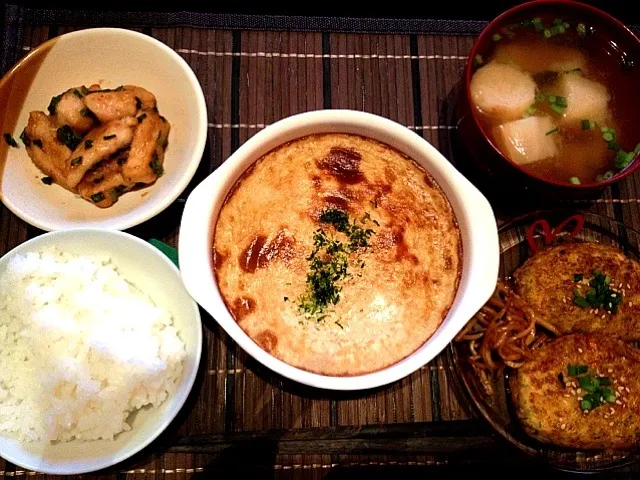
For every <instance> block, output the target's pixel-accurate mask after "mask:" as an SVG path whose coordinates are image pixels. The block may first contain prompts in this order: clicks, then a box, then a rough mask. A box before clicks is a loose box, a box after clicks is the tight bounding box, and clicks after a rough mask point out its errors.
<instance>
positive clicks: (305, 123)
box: [179, 110, 499, 390]
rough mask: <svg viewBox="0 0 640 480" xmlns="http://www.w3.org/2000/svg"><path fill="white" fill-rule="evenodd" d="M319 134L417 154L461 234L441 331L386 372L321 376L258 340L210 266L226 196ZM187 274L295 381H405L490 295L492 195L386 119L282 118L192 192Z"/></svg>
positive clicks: (199, 295)
mask: <svg viewBox="0 0 640 480" xmlns="http://www.w3.org/2000/svg"><path fill="white" fill-rule="evenodd" d="M317 133H349V134H357V135H361V136H365V137H369V138H372V139H375V140H377V141H380V142H384V143H386V144H388V145H390V146H392V147H394V148H396V149H398V150H399V151H401V152H403V153H405V154H406V155H408V156H409V157H410V158H412V159H414V160H415V161H416V162H417V163H418V164H420V165H421V166H422V167H423V168H424V169H425V170H426V171H427V172H429V173H430V174H431V175H432V176H433V178H434V179H435V180H436V182H437V183H438V185H439V186H440V187H441V189H442V191H443V192H444V194H445V195H446V197H447V198H448V200H449V202H450V203H451V206H452V208H453V211H454V214H455V217H456V219H457V222H458V225H459V228H460V234H461V237H462V249H463V261H462V272H461V277H460V285H459V287H458V291H457V294H456V297H455V300H454V302H453V305H452V306H451V309H450V311H449V313H448V315H447V316H446V318H445V319H444V321H443V322H442V324H441V325H440V326H439V327H438V329H437V330H436V332H435V333H434V334H433V336H432V337H431V338H429V339H428V340H427V341H426V342H425V343H424V345H422V346H421V347H420V348H418V349H417V350H416V351H415V352H414V353H412V354H411V355H409V356H408V357H406V358H404V359H403V360H401V361H399V362H397V363H396V364H394V365H391V366H389V367H387V368H384V369H382V370H378V371H375V372H372V373H368V374H365V375H358V376H349V377H334V376H327V375H319V374H316V373H311V372H309V371H305V370H302V369H300V368H296V367H293V366H291V365H289V364H287V363H285V362H283V361H281V360H279V359H277V358H276V357H274V356H273V355H271V354H270V353H267V352H266V351H264V350H263V349H262V348H261V347H260V346H258V344H256V343H255V342H254V341H253V340H252V339H251V338H250V337H249V336H248V335H247V334H246V333H245V332H244V331H243V330H242V329H241V328H240V326H239V325H238V324H237V323H236V321H235V320H234V319H233V317H232V316H231V314H230V313H229V311H228V309H227V308H226V306H225V303H224V301H223V299H222V296H221V294H220V291H219V289H218V286H217V283H216V279H215V275H214V271H213V263H212V252H213V248H212V243H213V232H214V228H215V224H216V221H217V218H218V215H219V212H220V209H221V208H222V205H223V203H224V200H225V198H226V196H227V194H228V192H229V191H230V189H231V188H232V186H233V185H234V184H235V182H236V181H237V180H238V178H239V177H240V176H241V175H242V173H243V172H244V171H245V170H246V169H247V168H248V167H249V166H250V165H251V164H252V163H254V162H255V161H256V160H258V159H259V158H261V157H262V156H263V155H265V154H266V153H268V152H269V151H270V150H272V149H274V148H275V147H278V146H279V145H282V144H284V143H286V142H289V141H292V140H294V139H297V138H300V137H304V136H307V135H311V134H317ZM179 257H180V269H181V274H182V279H183V281H184V284H185V286H186V288H187V291H188V292H189V293H190V294H191V296H192V297H193V298H194V300H195V301H196V302H198V303H199V304H200V305H201V306H202V307H203V308H204V309H205V310H206V311H207V312H208V313H210V314H211V315H212V316H213V318H214V319H215V320H216V321H217V322H218V323H219V324H220V325H221V326H222V328H224V330H225V331H226V332H227V333H228V334H229V335H230V336H231V338H233V340H235V341H236V342H237V343H238V344H239V345H240V346H241V347H242V348H243V349H244V350H245V351H246V352H247V353H249V354H250V355H251V356H252V357H254V358H255V359H256V360H258V361H259V362H260V363H262V364H264V365H265V366H267V367H269V368H270V369H271V370H273V371H275V372H277V373H279V374H281V375H283V376H285V377H287V378H290V379H292V380H295V381H297V382H300V383H303V384H305V385H310V386H313V387H317V388H324V389H330V390H361V389H368V388H373V387H378V386H381V385H385V384H388V383H391V382H394V381H396V380H398V379H400V378H403V377H405V376H407V375H409V374H410V373H412V372H414V371H415V370H417V369H418V368H420V367H422V366H423V365H425V364H426V363H428V362H429V361H431V360H432V359H433V358H434V357H435V356H436V355H438V354H439V353H440V352H441V351H442V350H443V349H444V348H445V347H446V346H447V344H448V343H449V342H450V341H451V340H452V339H453V337H454V336H455V335H456V334H457V333H458V332H459V331H460V330H461V329H462V327H463V326H464V325H465V324H466V323H467V321H468V320H469V319H470V318H471V317H472V316H473V315H474V314H475V313H476V312H477V311H478V310H479V309H480V307H481V306H482V305H483V304H484V303H485V302H486V301H487V300H488V298H489V297H490V295H491V293H492V292H493V290H494V288H495V285H496V281H497V278H498V266H499V246H498V231H497V226H496V220H495V217H494V215H493V211H492V209H491V206H490V205H489V202H488V201H487V199H486V198H485V197H484V196H483V195H482V194H481V193H480V192H479V191H478V189H476V187H474V186H473V185H472V184H471V183H470V182H469V181H468V180H467V179H466V178H464V177H463V176H462V175H461V174H460V173H459V172H458V171H457V170H456V169H455V168H454V167H453V166H452V165H451V164H450V163H449V162H448V161H447V159H446V158H444V157H443V156H442V155H441V154H440V153H439V152H438V151H437V150H436V149H435V148H434V147H433V146H432V145H431V144H429V142H427V141H426V140H424V139H423V138H421V137H420V136H418V135H416V134H415V133H414V132H412V131H411V130H409V129H408V128H406V127H404V126H402V125H400V124H398V123H396V122H393V121H391V120H388V119H386V118H382V117H379V116H377V115H372V114H369V113H364V112H358V111H351V110H322V111H314V112H307V113H302V114H298V115H294V116H292V117H288V118H285V119H284V120H281V121H279V122H277V123H274V124H272V125H270V126H269V127H267V128H265V129H264V130H262V131H260V132H259V133H257V134H256V135H254V136H253V137H252V138H251V139H250V140H248V141H247V142H246V143H245V144H244V145H242V146H241V147H240V148H239V149H238V150H237V151H236V152H235V153H234V154H233V155H231V156H230V157H229V158H228V159H227V160H226V161H225V162H224V163H223V164H222V165H221V166H220V167H219V168H218V169H217V170H216V171H214V172H213V173H212V174H211V175H209V177H207V178H206V179H205V180H204V181H203V182H202V183H200V185H198V186H197V187H196V188H195V190H194V191H193V192H192V193H191V195H190V196H189V198H188V200H187V203H186V206H185V209H184V213H183V217H182V222H181V225H180V238H179Z"/></svg>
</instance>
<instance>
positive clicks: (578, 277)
mask: <svg viewBox="0 0 640 480" xmlns="http://www.w3.org/2000/svg"><path fill="white" fill-rule="evenodd" d="M583 278H584V275H583V274H581V273H575V274H574V275H573V281H574V282H576V283H577V282H581V281H582V279H583Z"/></svg>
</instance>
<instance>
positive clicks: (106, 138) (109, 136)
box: [102, 133, 117, 140]
mask: <svg viewBox="0 0 640 480" xmlns="http://www.w3.org/2000/svg"><path fill="white" fill-rule="evenodd" d="M116 136H117V135H116V134H115V133H114V134H113V135H105V136H104V137H102V139H103V140H111V139H113V138H116Z"/></svg>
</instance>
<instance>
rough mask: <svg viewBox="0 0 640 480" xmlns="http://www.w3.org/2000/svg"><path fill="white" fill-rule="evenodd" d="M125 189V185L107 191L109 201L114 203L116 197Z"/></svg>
mask: <svg viewBox="0 0 640 480" xmlns="http://www.w3.org/2000/svg"><path fill="white" fill-rule="evenodd" d="M126 189H127V187H126V185H118V186H117V187H115V188H112V189H111V190H109V195H110V196H111V199H112V200H113V201H114V202H115V201H116V200H118V197H119V196H120V195H122V194H123V193H124V191H125V190H126Z"/></svg>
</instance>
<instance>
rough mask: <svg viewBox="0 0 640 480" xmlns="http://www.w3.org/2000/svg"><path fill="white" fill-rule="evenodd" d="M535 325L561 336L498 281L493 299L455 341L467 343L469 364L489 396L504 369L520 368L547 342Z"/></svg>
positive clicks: (506, 286) (545, 336) (543, 334)
mask: <svg viewBox="0 0 640 480" xmlns="http://www.w3.org/2000/svg"><path fill="white" fill-rule="evenodd" d="M536 325H540V326H541V327H544V328H545V329H546V330H548V331H549V332H550V333H552V334H553V335H558V334H559V332H558V331H557V330H556V329H555V328H554V327H553V326H552V325H549V324H548V323H546V322H543V321H541V320H540V319H537V318H536V317H535V315H534V314H533V312H532V311H531V309H530V308H529V307H527V306H526V305H525V303H524V301H523V300H522V298H520V296H519V295H517V294H516V293H515V292H514V291H513V290H512V289H511V288H510V287H509V286H508V285H507V284H506V283H504V282H502V281H499V282H498V284H497V286H496V289H495V291H494V292H493V295H492V296H491V298H489V300H488V301H487V303H486V304H485V305H484V306H483V307H482V308H481V309H480V311H479V312H478V313H476V314H475V315H474V317H473V318H472V319H471V320H470V321H469V323H467V325H466V326H465V327H464V328H463V329H462V330H461V331H460V333H458V335H457V336H456V338H455V341H456V342H468V345H469V352H470V357H469V359H468V360H469V362H470V363H471V365H472V366H473V368H474V370H475V371H476V373H477V374H478V376H479V379H480V382H481V384H482V386H483V387H484V389H485V390H486V392H487V393H488V394H492V393H493V385H492V383H493V382H492V379H493V378H495V375H496V374H497V372H498V371H500V370H501V369H502V368H504V367H505V366H507V367H510V368H520V367H521V366H522V365H524V363H525V362H526V361H527V360H529V359H531V357H532V352H533V350H534V349H535V348H537V347H538V346H540V345H541V344H542V343H544V341H545V340H546V339H547V335H546V334H545V333H543V332H539V331H537V330H536Z"/></svg>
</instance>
